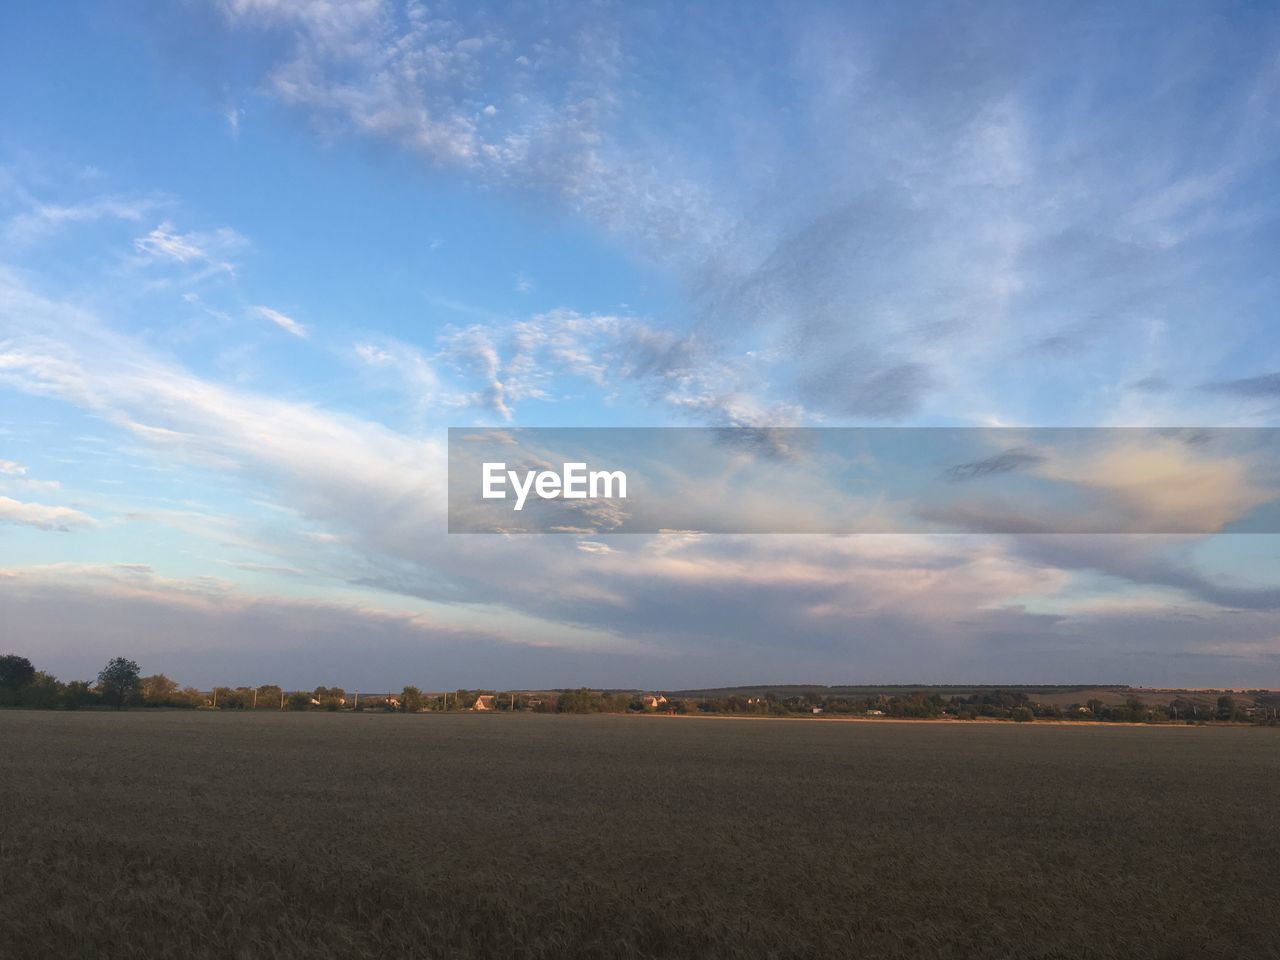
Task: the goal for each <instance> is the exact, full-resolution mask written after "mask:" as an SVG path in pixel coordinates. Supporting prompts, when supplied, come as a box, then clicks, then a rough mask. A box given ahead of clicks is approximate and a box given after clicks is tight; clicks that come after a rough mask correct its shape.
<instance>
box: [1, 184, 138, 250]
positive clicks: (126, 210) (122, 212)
mask: <svg viewBox="0 0 1280 960" xmlns="http://www.w3.org/2000/svg"><path fill="white" fill-rule="evenodd" d="M159 205H160V203H159V201H157V200H153V199H137V198H131V197H111V196H107V197H98V198H96V199H93V200H88V201H85V202H82V203H69V204H58V203H37V204H35V205H34V206H32V207H31V209H28V210H25V211H23V212H22V213H19V214H16V215H15V216H14V217H12V218H11V219H10V220H9V221H8V223H6V224H5V225H4V236H5V238H6V239H7V240H8V241H9V242H10V243H12V244H15V245H21V244H26V243H33V242H35V241H37V240H41V239H44V238H45V237H46V236H48V235H49V234H51V233H53V232H54V231H56V230H58V229H59V228H60V227H63V226H66V225H69V224H78V223H92V222H94V221H97V220H123V221H125V222H130V223H134V222H137V221H139V220H141V219H142V218H143V217H144V216H146V215H147V214H148V213H150V212H151V211H152V210H154V209H155V208H156V207H157V206H159Z"/></svg>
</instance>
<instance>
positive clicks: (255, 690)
mask: <svg viewBox="0 0 1280 960" xmlns="http://www.w3.org/2000/svg"><path fill="white" fill-rule="evenodd" d="M253 709H255V710H257V709H258V688H257V687H254V688H253Z"/></svg>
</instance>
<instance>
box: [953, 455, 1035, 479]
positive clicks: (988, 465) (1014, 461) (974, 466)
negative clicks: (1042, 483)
mask: <svg viewBox="0 0 1280 960" xmlns="http://www.w3.org/2000/svg"><path fill="white" fill-rule="evenodd" d="M1044 461H1045V457H1044V454H1041V453H1038V452H1036V451H1035V450H1031V449H1028V448H1026V447H1015V448H1013V449H1010V450H1005V451H1003V452H1002V453H997V454H995V455H994V456H990V457H985V458H983V459H982V460H973V461H970V462H969V463H958V464H956V465H955V466H954V467H950V468H949V469H948V470H947V472H946V476H947V479H949V480H976V479H978V478H980V477H986V476H990V475H992V474H1004V473H1015V472H1017V471H1019V470H1028V469H1030V468H1031V467H1034V466H1036V465H1038V464H1041V463H1044Z"/></svg>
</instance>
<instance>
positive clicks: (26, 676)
mask: <svg viewBox="0 0 1280 960" xmlns="http://www.w3.org/2000/svg"><path fill="white" fill-rule="evenodd" d="M35 678H36V668H35V667H34V666H32V665H31V661H30V660H28V659H27V658H26V657H20V656H18V655H17V654H15V653H8V654H5V655H4V656H3V657H0V688H4V689H5V690H20V689H21V688H22V687H25V686H26V685H27V684H28V683H30V682H31V681H32V680H34V679H35Z"/></svg>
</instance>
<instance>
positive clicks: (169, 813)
mask: <svg viewBox="0 0 1280 960" xmlns="http://www.w3.org/2000/svg"><path fill="white" fill-rule="evenodd" d="M1278 793H1280V736H1278V735H1277V733H1276V731H1274V730H1268V729H1244V728H1219V729H1213V728H1168V727H1164V728H1143V727H1114V726H1113V727H1102V726H1092V725H1078V726H1069V727H1067V726H1051V725H1041V724H1018V725H1015V724H1001V723H990V724H982V723H978V724H960V723H952V724H936V723H910V722H908V723H835V722H831V723H828V722H823V721H806V720H779V721H773V720H759V721H754V720H753V721H734V720H717V719H684V718H665V717H621V716H587V717H571V716H554V715H547V716H540V715H511V716H479V715H416V716H415V715H408V716H406V715H389V714H388V715H383V714H350V713H348V714H328V713H298V714H293V713H284V714H276V713H272V714H252V713H233V712H227V713H213V712H198V713H197V712H144V711H129V712H123V713H99V712H81V713H52V712H21V711H7V712H0V862H2V863H0V865H2V867H3V869H2V870H0V956H3V957H5V958H19V960H23V958H42V957H58V958H71V957H83V958H95V960H100V958H113V957H147V958H167V957H173V958H186V957H197V958H203V957H209V958H212V957H219V958H236V960H254V958H295V957H297V958H302V957H307V958H330V957H332V958H338V957H345V958H363V957H410V958H416V957H424V958H433V957H441V958H445V957H448V958H469V957H474V958H479V957H484V958H497V957H502V958H552V957H555V958H588V957H590V958H605V957H610V958H612V957H635V958H640V957H655V958H657V957H684V956H690V957H744V958H745V957H751V958H769V957H777V958H784V957H786V958H793V957H794V958H802V957H805V958H812V957H819V956H828V957H853V956H875V957H880V958H885V957H914V958H919V957H956V958H961V957H964V958H997V957H999V958H1005V957H1020V958H1037V957H1045V958H1047V957H1063V958H1066V957H1071V958H1089V957H1099V958H1104V957H1105V958H1110V957H1116V958H1121V957H1123V958H1148V957H1151V958H1154V957H1168V958H1174V957H1219V956H1221V957H1227V956H1250V957H1273V956H1277V955H1280V954H1278V953H1277V950H1278V949H1280V947H1278V944H1280V910H1277V909H1276V903H1277V902H1280V890H1278V889H1277V887H1278V886H1280V881H1278V880H1277V878H1278V877H1280V816H1278V810H1277V796H1278Z"/></svg>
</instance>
